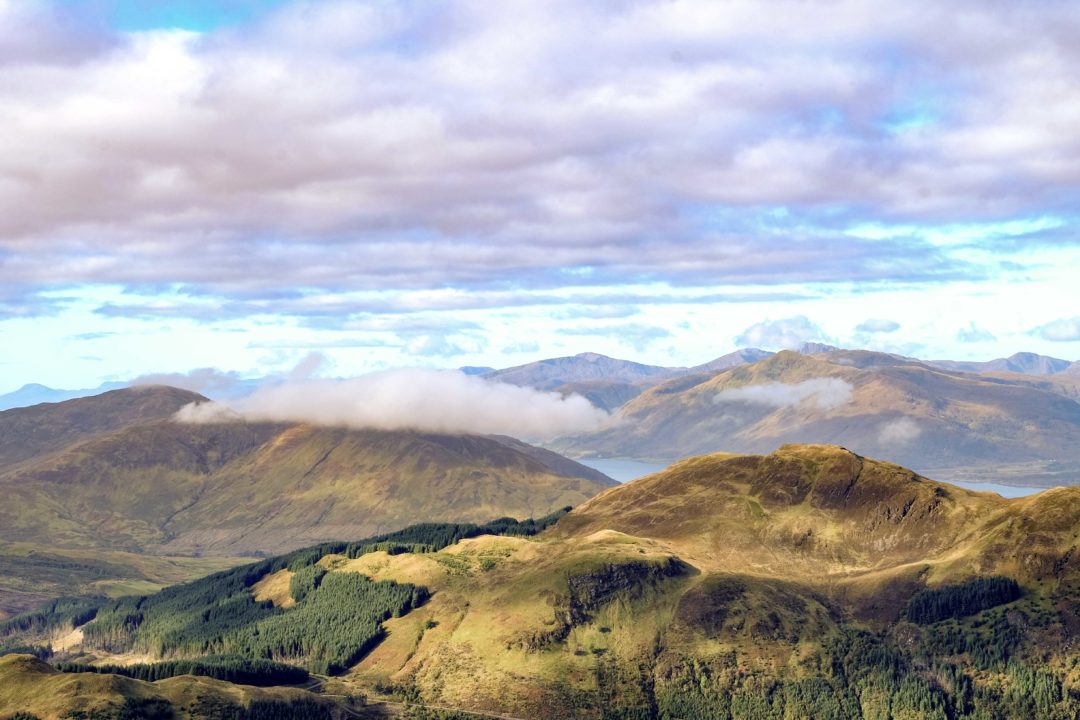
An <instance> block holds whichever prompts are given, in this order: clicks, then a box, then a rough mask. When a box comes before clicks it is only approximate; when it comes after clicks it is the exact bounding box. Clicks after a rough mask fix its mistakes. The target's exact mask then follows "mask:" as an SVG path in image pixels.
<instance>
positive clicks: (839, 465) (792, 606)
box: [27, 446, 1080, 720]
mask: <svg viewBox="0 0 1080 720" xmlns="http://www.w3.org/2000/svg"><path fill="white" fill-rule="evenodd" d="M545 522H547V521H545ZM543 524H544V523H540V524H537V525H534V526H529V527H530V528H532V529H533V530H535V529H540V528H541V527H543ZM1078 528H1080V488H1060V489H1056V490H1048V491H1045V492H1043V493H1040V494H1038V495H1034V496H1030V497H1027V498H1020V499H1015V500H1005V499H1003V498H1001V497H1000V496H997V495H993V494H989V493H975V492H969V491H965V490H962V489H960V488H956V487H953V486H949V485H947V484H943V483H937V482H934V481H932V480H929V479H927V478H924V477H922V476H920V475H918V474H916V473H913V472H912V471H910V470H907V469H905V468H902V467H900V466H897V465H893V464H890V463H884V462H880V461H875V460H872V459H869V458H865V457H861V456H859V455H856V454H854V453H851V452H849V451H847V450H844V449H842V448H838V447H833V446H787V447H783V448H781V449H780V450H778V451H776V452H774V453H772V454H770V455H765V456H754V455H751V456H740V455H727V454H719V455H708V456H702V457H697V458H691V459H688V460H685V461H683V462H680V463H678V464H676V465H674V466H672V467H671V468H669V469H667V470H665V471H663V472H661V473H658V474H656V475H652V476H649V477H646V478H642V479H640V480H636V481H634V482H631V483H628V484H626V485H623V486H619V487H615V488H611V489H609V490H607V491H605V492H603V493H601V494H600V495H598V496H596V497H594V498H593V499H591V500H589V501H588V502H586V503H584V504H582V505H581V506H579V507H578V508H576V509H574V510H573V511H572V512H570V513H569V514H567V515H565V516H564V517H562V518H561V519H560V520H558V522H557V523H556V524H555V525H554V527H552V528H550V529H549V530H548V531H546V532H544V533H541V534H540V535H538V536H535V537H529V532H530V531H529V530H525V529H524V527H523V526H520V525H517V524H514V523H504V524H494V525H491V526H488V527H485V528H476V527H471V528H468V527H466V528H462V527H459V526H429V527H417V528H412V529H408V530H405V531H402V532H400V533H395V534H393V535H390V536H385V537H382V538H372V539H371V540H369V541H366V542H358V543H352V544H340V543H339V544H330V545H324V546H321V547H317V548H311V549H308V550H304V551H298V552H296V553H292V554H291V555H289V556H285V557H281V558H275V559H273V560H267V561H263V562H261V563H259V564H257V565H253V566H247V567H246V568H238V569H237V570H233V571H229V572H226V573H222V574H219V575H217V576H214V577H212V578H207V579H206V580H203V581H198V582H196V583H192V584H190V585H186V586H179V587H177V588H173V589H171V590H169V591H167V592H166V593H161V594H160V595H159V596H152V597H150V598H146V599H144V600H128V601H123V602H120V603H116V604H115V605H99V606H97V610H96V616H95V617H94V619H92V620H90V621H89V622H86V623H85V624H84V625H82V626H81V631H82V638H83V639H82V640H81V645H80V646H73V647H72V648H71V649H69V650H68V651H66V652H67V653H68V654H72V653H76V654H78V653H81V654H82V657H83V659H84V660H95V659H96V660H98V661H107V660H109V659H110V658H112V657H114V655H115V653H118V652H119V653H130V652H131V651H136V652H140V653H146V654H148V659H150V660H153V659H154V658H155V657H158V656H166V655H167V656H169V657H177V656H178V655H180V656H183V655H185V654H188V655H190V654H195V655H198V654H200V653H205V652H214V651H218V650H219V649H220V648H223V647H228V648H232V649H233V650H234V651H235V650H237V649H238V648H248V650H247V651H246V652H255V653H262V652H266V653H269V654H268V655H265V657H274V658H276V659H278V660H285V661H288V662H293V663H295V664H298V665H304V666H308V667H310V666H311V663H312V662H324V660H318V658H317V657H313V656H311V655H308V654H305V653H306V652H308V651H305V650H304V649H303V648H304V647H305V646H307V645H309V644H310V645H311V647H312V648H313V650H312V652H316V653H323V652H326V650H325V646H324V645H322V644H320V643H321V642H322V640H321V639H320V638H321V637H322V635H321V634H320V633H325V632H326V629H327V628H332V627H334V622H336V621H335V620H333V618H334V617H336V615H335V614H340V613H342V612H343V613H345V615H348V616H349V617H353V618H355V617H359V616H360V615H363V614H364V613H370V612H375V613H377V614H376V617H381V618H382V620H381V621H380V622H379V623H378V625H377V627H375V626H373V627H372V628H370V629H369V630H365V633H368V634H365V635H364V636H363V638H361V637H359V636H358V637H357V638H356V639H355V641H354V642H358V643H359V642H363V643H364V645H363V649H362V650H359V651H357V652H356V654H355V655H351V654H350V653H351V652H352V651H350V650H349V647H350V646H349V645H348V642H346V643H345V645H343V646H342V647H341V648H340V649H337V650H334V651H333V652H334V653H338V654H335V655H334V656H333V657H344V658H348V662H346V663H344V664H342V665H336V666H333V667H331V668H329V669H330V671H331V672H332V673H333V674H334V675H335V676H336V677H335V678H333V679H332V680H331V681H330V682H329V683H328V684H327V685H326V692H327V693H328V694H348V693H355V692H363V693H366V694H369V695H372V696H386V697H389V698H394V699H397V700H399V701H402V700H404V701H408V702H413V703H421V704H424V705H431V706H440V707H449V708H463V709H466V710H472V711H480V712H489V713H506V714H509V715H511V716H513V717H544V718H551V719H552V720H560V719H562V718H585V717H597V716H601V717H610V718H645V719H649V720H651V719H660V718H687V719H689V718H703V717H728V718H733V719H736V718H738V719H744V718H745V719H753V720H757V719H758V718H778V719H779V718H788V717H813V718H832V719H836V720H841V719H847V718H851V719H855V718H860V719H861V718H913V719H914V718H932V719H935V720H958V719H961V718H971V719H974V718H984V717H1025V718H1047V719H1049V718H1066V717H1073V716H1074V715H1075V713H1076V712H1078V711H1080V668H1078V667H1077V665H1076V662H1075V657H1076V648H1077V643H1078V642H1080V615H1078V614H1077V607H1080V605H1078V604H1077V601H1078V600H1080V559H1078V557H1077V555H1076V553H1075V546H1076V544H1077V542H1078V541H1080V535H1078V534H1077V533H1078ZM522 530H524V531H522ZM519 531H521V532H519ZM484 533H488V534H484ZM346 588H351V590H349V591H348V592H347V593H346V594H344V595H342V594H341V592H342V591H343V590H345V589H346ZM333 598H340V599H339V600H336V601H335V600H333ZM260 603H261V604H260ZM350 603H351V604H355V606H356V607H355V608H353V607H352V606H351V605H350ZM402 603H404V604H402ZM214 608H230V609H229V610H228V612H225V611H223V610H221V611H219V610H214ZM72 612H73V610H68V611H67V614H64V612H60V611H58V612H57V613H56V614H55V615H53V616H48V617H44V618H43V619H42V620H41V621H39V625H38V626H37V627H46V626H50V627H56V628H61V627H63V626H64V623H67V625H66V627H70V625H71V622H72V620H71V618H72V617H73V615H72V614H71V613H72ZM80 612H81V611H80ZM83 615H84V616H85V613H83ZM132 617H138V620H137V622H134V623H133V622H132V621H131V618H132ZM188 618H215V621H214V622H213V623H207V622H194V623H192V622H190V621H189V620H188ZM78 622H79V621H76V623H78ZM49 623H55V624H54V625H49ZM342 627H343V628H351V627H356V621H352V623H351V624H346V625H344V626H342ZM255 629H258V632H255V631H254V630H255ZM37 632H39V633H40V631H37ZM350 632H351V631H350ZM294 636H295V639H292V638H294ZM215 638H220V640H217V639H215ZM370 638H375V640H373V641H372V640H370ZM27 639H32V637H28V638H27ZM342 639H345V636H344V635H343V636H342ZM355 647H357V648H359V647H361V646H360V645H356V646H355ZM298 653H299V654H298ZM319 657H321V656H319ZM420 716H421V717H423V716H424V715H423V714H422V713H421V714H420Z"/></svg>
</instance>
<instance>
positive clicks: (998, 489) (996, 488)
mask: <svg viewBox="0 0 1080 720" xmlns="http://www.w3.org/2000/svg"><path fill="white" fill-rule="evenodd" d="M578 462H579V463H581V464H582V465H585V466H587V467H591V468H593V469H594V470H599V471H600V472H602V473H604V474H605V475H607V476H608V477H609V478H611V479H612V480H618V481H619V482H621V483H625V482H630V481H631V480H636V479H637V478H639V477H644V476H645V475H651V474H653V473H655V472H660V471H661V470H663V469H664V468H665V467H667V465H664V464H663V463H651V462H643V461H641V460H631V459H630V458H585V459H583V460H578ZM945 482H949V484H951V485H956V486H958V487H962V488H964V489H966V490H975V491H977V492H995V493H997V494H998V495H1001V496H1002V497H1007V498H1017V497H1025V496H1027V495H1032V494H1034V493H1037V492H1039V491H1040V490H1045V489H1046V488H1041V487H1024V486H1021V485H1002V484H1000V483H992V482H964V481H963V480H950V481H945Z"/></svg>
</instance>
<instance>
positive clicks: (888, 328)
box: [855, 318, 900, 333]
mask: <svg viewBox="0 0 1080 720" xmlns="http://www.w3.org/2000/svg"><path fill="white" fill-rule="evenodd" d="M899 329H900V323H898V322H896V321H895V320H884V319H881V318H870V319H868V320H864V321H862V322H861V323H859V324H858V325H857V326H856V327H855V330H856V331H857V332H861V333H892V332H896V331H897V330H899Z"/></svg>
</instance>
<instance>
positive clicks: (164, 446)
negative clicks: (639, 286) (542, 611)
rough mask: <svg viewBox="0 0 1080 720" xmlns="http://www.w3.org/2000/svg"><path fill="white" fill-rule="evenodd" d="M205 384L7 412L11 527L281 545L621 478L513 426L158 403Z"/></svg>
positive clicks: (579, 492) (9, 530)
mask: <svg viewBox="0 0 1080 720" xmlns="http://www.w3.org/2000/svg"><path fill="white" fill-rule="evenodd" d="M192 397H193V396H192V395H191V394H190V393H186V392H184V391H180V390H173V389H168V388H155V389H145V390H144V389H131V390H120V391H116V392H114V393H106V394H105V395H102V396H98V397H97V398H85V399H80V400H73V401H70V402H68V403H60V404H57V405H45V406H37V407H35V408H29V409H26V410H12V411H8V412H6V413H0V426H4V427H8V428H14V430H13V431H12V433H11V435H9V436H8V438H7V439H6V440H5V443H6V445H5V448H6V452H7V457H8V458H12V457H14V459H16V460H18V462H15V463H12V464H9V465H8V466H7V467H3V466H0V491H2V492H3V493H4V495H5V498H6V502H5V503H4V504H3V505H2V506H0V540H7V541H19V542H35V543H40V544H47V545H52V546H60V547H82V548H85V547H100V548H110V549H115V550H128V551H147V550H149V551H152V552H155V553H163V554H191V553H199V554H207V553H208V554H214V555H243V554H251V553H255V552H259V553H267V552H281V551H284V550H288V549H291V548H295V547H298V546H301V545H304V544H311V543H313V542H319V541H322V540H328V539H335V538H352V537H362V536H365V535H370V534H373V533H377V532H383V531H386V530H390V529H394V528H397V527H401V526H404V525H407V524H409V523H411V522H417V521H423V520H440V519H462V520H474V519H475V520H481V519H486V518H490V517H497V516H500V515H513V516H517V517H526V516H532V515H542V514H544V513H547V512H549V511H551V510H553V509H555V508H558V507H562V506H564V505H570V504H577V503H580V502H582V501H584V500H585V499H587V498H588V497H590V496H592V495H594V494H596V492H598V491H599V490H601V489H603V488H604V487H607V486H609V485H611V484H612V482H613V481H611V480H610V479H608V478H606V477H605V476H604V475H602V474H600V473H597V472H596V471H595V470H591V469H589V468H585V467H583V466H581V465H578V464H577V463H575V462H573V461H570V460H567V459H566V458H563V457H561V456H558V455H556V454H555V453H552V452H550V451H546V450H542V449H540V448H532V447H530V446H528V445H526V444H524V443H519V442H518V441H516V440H513V439H510V438H497V437H477V436H451V435H437V434H431V433H420V432H411V431H378V430H349V429H345V428H328V427H314V426H307V425H286V424H270V423H243V422H236V423H222V424H211V425H186V424H179V423H176V422H173V421H172V420H170V419H155V418H160V417H161V416H162V415H165V417H166V418H168V415H167V414H166V413H171V412H174V411H175V409H176V408H178V407H179V406H182V405H183V404H185V403H186V402H190V401H191V399H192ZM194 397H196V398H197V397H198V396H194ZM27 416H30V417H27ZM80 425H81V426H85V427H86V428H89V429H93V430H96V431H97V432H93V433H91V432H85V431H84V432H82V433H78V432H76V430H74V429H73V428H77V427H79V426H80ZM117 427H119V429H115V430H112V431H111V432H108V431H107V430H109V429H111V428H117ZM35 428H45V429H46V432H44V433H43V432H42V431H40V430H36V429H35ZM20 437H21V438H30V440H29V441H27V440H25V439H24V441H23V443H22V444H19V443H16V442H15V439H17V438H20ZM73 439H74V440H75V442H74V443H73V444H70V445H68V446H66V447H64V448H63V449H57V448H58V446H59V445H61V443H63V442H68V441H71V440H73ZM35 450H36V451H37V452H39V453H41V454H39V455H37V456H35V457H28V456H29V455H30V453H31V452H32V451H35Z"/></svg>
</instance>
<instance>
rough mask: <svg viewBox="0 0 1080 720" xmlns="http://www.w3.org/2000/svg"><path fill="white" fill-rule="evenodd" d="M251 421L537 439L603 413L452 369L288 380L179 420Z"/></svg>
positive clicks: (579, 428)
mask: <svg viewBox="0 0 1080 720" xmlns="http://www.w3.org/2000/svg"><path fill="white" fill-rule="evenodd" d="M229 412H236V413H238V414H239V415H240V416H242V417H243V418H244V419H247V420H252V421H281V422H308V423H315V424H319V425H334V426H346V427H354V428H379V429H386V430H399V429H414V430H422V431H428V432H441V433H481V434H484V433H499V434H508V435H513V436H515V437H523V438H530V439H537V440H543V439H548V438H552V437H555V436H558V435H562V434H566V433H572V432H583V431H587V430H594V429H596V428H597V427H599V426H600V424H601V423H603V422H604V421H605V420H606V419H607V417H608V415H607V413H605V412H604V411H602V410H599V409H597V408H595V407H593V406H592V404H590V403H589V401H588V400H586V399H585V398H583V397H581V396H580V395H569V396H567V397H563V396H561V395H559V394H557V393H545V392H540V391H537V390H533V389H531V388H522V387H517V386H515V385H507V384H505V383H498V382H491V381H487V380H484V379H482V378H478V377H473V376H468V375H465V374H464V373H461V372H458V371H450V370H446V371H440V370H419V369H416V370H391V371H386V372H378V373H372V374H369V375H363V376H360V377H356V378H351V379H347V380H288V381H286V382H283V383H280V384H276V385H268V386H264V387H261V388H259V389H258V390H257V391H255V392H254V393H253V394H252V395H250V396H249V397H246V398H243V399H240V400H237V401H235V402H233V403H231V407H230V408H228V409H226V408H224V407H221V406H216V405H214V406H208V405H207V404H202V405H197V406H187V407H186V408H183V409H182V410H181V412H180V413H179V414H178V415H177V420H178V421H181V422H221V421H223V420H228V419H229V418H231V417H232V416H231V415H229V414H228V413H229Z"/></svg>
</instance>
